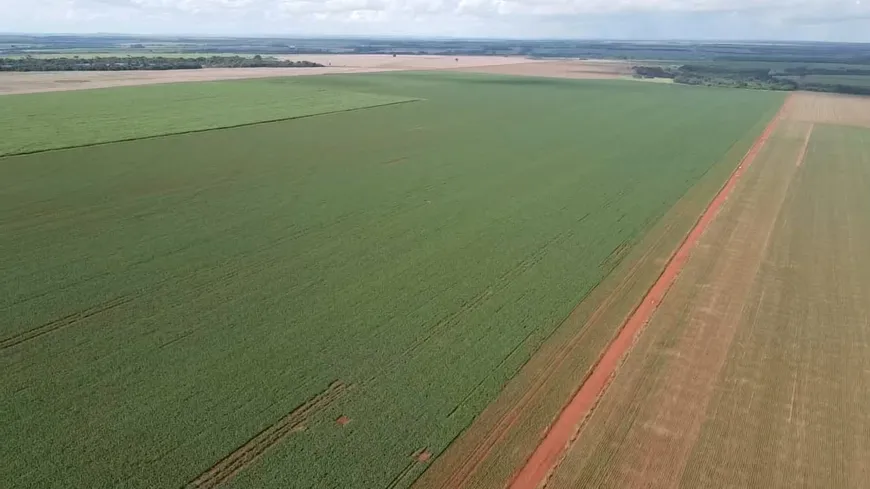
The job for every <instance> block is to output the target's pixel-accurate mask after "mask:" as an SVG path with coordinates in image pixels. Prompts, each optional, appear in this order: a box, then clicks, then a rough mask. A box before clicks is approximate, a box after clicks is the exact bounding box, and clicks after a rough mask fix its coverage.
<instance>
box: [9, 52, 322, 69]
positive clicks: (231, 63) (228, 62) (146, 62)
mask: <svg viewBox="0 0 870 489" xmlns="http://www.w3.org/2000/svg"><path fill="white" fill-rule="evenodd" d="M322 66H323V65H322V64H320V63H314V62H311V61H286V60H280V59H277V58H272V57H263V56H260V55H256V56H251V57H245V56H209V57H206V56H200V57H177V58H176V57H164V56H97V57H93V58H79V57H72V58H69V57H63V58H34V57H31V56H27V57H23V58H0V71H130V70H198V69H202V68H314V67H322Z"/></svg>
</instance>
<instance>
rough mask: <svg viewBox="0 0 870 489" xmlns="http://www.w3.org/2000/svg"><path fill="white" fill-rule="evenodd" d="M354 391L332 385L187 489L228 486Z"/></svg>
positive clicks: (336, 384) (259, 434)
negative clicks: (225, 484)
mask: <svg viewBox="0 0 870 489" xmlns="http://www.w3.org/2000/svg"><path fill="white" fill-rule="evenodd" d="M351 387H352V386H349V385H347V384H344V383H343V382H340V381H335V382H333V383H332V384H330V385H329V387H328V388H326V390H324V391H323V392H320V393H319V394H317V395H316V396H314V397H312V398H311V399H309V400H308V401H306V402H305V403H304V404H302V405H301V406H299V407H298V408H296V409H294V410H293V411H292V412H291V413H290V414H288V415H287V416H285V417H283V418H281V419H280V420H279V421H278V422H277V423H275V424H273V425H272V426H269V427H268V428H266V429H265V430H263V431H261V432H260V433H258V434H257V435H256V436H254V437H253V438H251V439H250V440H248V442H247V443H245V444H244V445H242V446H241V447H239V448H238V449H236V450H235V451H233V452H232V453H231V454H229V455H227V456H226V457H224V458H223V459H221V460H220V461H219V462H218V463H216V464H215V465H213V466H212V467H211V468H209V469H208V470H206V471H205V472H203V473H202V474H200V476H199V477H197V478H196V479H194V480H193V481H191V482H190V484H188V487H189V488H196V489H200V488H205V489H210V488H214V487H219V486H220V485H222V484H224V483H226V482H227V481H229V480H230V479H232V478H233V477H234V476H235V475H237V474H238V473H239V472H241V471H242V470H244V469H245V468H246V467H248V466H249V465H251V464H252V463H254V462H255V461H257V460H258V459H259V458H260V457H262V456H263V454H265V453H266V452H267V451H268V450H269V449H270V448H272V447H274V446H275V445H277V444H278V443H280V442H281V441H283V440H284V439H286V438H287V437H288V436H290V435H291V434H293V433H295V432H298V431H300V430H302V429H304V427H305V422H306V421H308V420H309V419H310V418H311V417H312V416H314V415H315V414H317V413H318V412H320V411H323V410H324V409H326V408H327V407H329V406H330V405H331V404H333V403H334V402H335V401H337V400H339V399H340V398H341V397H343V396H344V395H345V394H346V393H347V391H348V390H349V389H350V388H351Z"/></svg>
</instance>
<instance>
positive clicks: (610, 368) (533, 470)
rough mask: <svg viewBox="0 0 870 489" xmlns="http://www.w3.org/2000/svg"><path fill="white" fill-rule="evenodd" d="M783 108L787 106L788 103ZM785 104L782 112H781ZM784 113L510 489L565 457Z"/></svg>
mask: <svg viewBox="0 0 870 489" xmlns="http://www.w3.org/2000/svg"><path fill="white" fill-rule="evenodd" d="M787 104H788V101H787V102H786V105H787ZM786 105H784V106H783V107H784V108H785V107H786ZM782 113H783V110H782V109H781V110H780V112H779V113H778V114H777V116H776V117H774V119H773V120H772V121H771V123H770V124H769V125H768V127H767V128H766V129H765V131H764V133H763V134H762V135H761V137H759V139H758V140H757V141H756V143H755V144H754V145H753V146H752V148H751V149H750V150H749V152H748V153H747V154H746V156H745V157H744V159H743V161H742V162H741V163H740V165H739V166H738V167H737V169H736V170H735V172H734V173H733V174H732V175H731V177H730V178H729V179H728V181H727V182H726V183H725V185H724V186H723V187H722V189H721V190H720V191H719V193H718V194H717V195H716V197H715V198H714V199H713V201H712V202H711V203H710V205H709V206H708V207H707V209H706V211H705V212H704V213H703V214H702V215H701V217H700V219H699V220H698V222H697V224H696V225H695V227H694V228H693V229H692V231H691V232H690V233H689V235H688V236H687V237H686V239H685V240H684V241H683V243H682V244H681V245H680V247H679V248H678V250H677V251H676V253H675V254H674V256H673V258H672V259H671V260H670V262H669V263H668V264H667V266H666V267H665V269H664V271H663V272H662V274H661V276H660V277H659V279H658V280H657V281H656V282H655V284H654V285H653V287H652V288H651V289H650V291H649V292H648V293H647V295H646V297H645V298H644V300H643V302H642V303H641V304H640V306H639V307H638V308H637V309H636V310H635V312H634V313H633V314H632V315H631V317H630V318H629V319H628V321H627V322H626V323H625V325H624V326H623V328H622V330H621V331H620V333H619V335H618V336H617V337H616V339H615V340H614V341H613V343H611V344H610V345H609V346H608V348H607V350H606V351H605V353H604V355H603V356H602V357H601V360H600V361H599V362H598V364H597V365H596V366H595V368H594V369H593V371H592V374H591V375H590V376H589V378H588V379H587V380H586V382H584V383H583V385H582V386H581V387H580V389H579V390H578V391H577V394H576V395H575V396H574V397H573V398H572V399H571V401H570V402H569V404H568V405H567V406H566V407H565V409H564V410H563V411H562V413H561V415H560V416H559V418H558V419H557V420H556V422H555V423H554V424H553V425H552V427H551V428H550V430H549V432H548V433H547V435H546V437H545V438H544V440H543V442H542V443H541V444H540V445H539V447H538V449H537V450H536V451H535V452H534V454H533V455H532V457H531V458H530V459H529V460H528V462H527V463H526V465H525V466H524V467H523V468H522V469H521V470H520V471H519V473H518V474H517V476H516V478H515V479H514V481H513V482H512V483H511V487H512V488H514V489H534V488H538V487H540V486H541V485H543V484H545V483H546V481H547V479H548V477H549V476H550V474H551V473H552V471H553V470H554V469H555V467H556V466H557V465H558V464H559V462H560V461H561V459H562V458H563V457H564V455H565V450H566V449H567V447H568V445H569V444H570V443H571V442H572V441H573V440H574V438H575V437H576V435H577V432H578V430H579V429H580V427H581V425H582V423H583V421H584V420H585V419H586V418H587V417H588V416H589V414H590V413H591V412H592V410H593V409H594V407H595V404H596V403H597V401H598V399H599V398H600V396H601V395H602V394H603V392H604V391H605V389H606V388H607V386H608V384H609V383H610V381H611V379H612V378H613V375H614V374H615V372H616V370H617V368H618V367H619V365H620V363H621V362H622V359H623V357H624V356H625V355H626V353H627V352H628V351H629V349H630V348H631V346H632V344H633V342H634V341H635V338H636V337H637V335H638V334H639V333H640V331H641V330H642V328H643V327H644V326H645V325H646V323H647V322H648V321H649V319H650V318H651V317H652V315H653V313H654V312H655V311H656V308H657V307H658V305H659V304H660V303H661V301H662V299H663V298H664V296H665V294H666V293H667V291H668V289H669V288H670V287H671V285H672V284H673V283H674V281H675V280H676V277H677V276H678V275H679V273H680V270H681V269H682V267H683V265H684V264H685V262H686V260H687V259H688V257H689V254H690V253H691V251H692V249H693V248H694V247H695V246H696V244H697V243H698V241H699V239H700V237H701V235H703V233H704V231H705V230H706V229H707V227H708V226H709V224H710V223H711V222H712V221H713V219H714V218H715V217H716V215H717V214H718V212H719V210H720V209H721V207H722V205H723V204H724V203H725V200H726V199H727V198H728V196H729V194H730V193H731V192H732V190H733V189H734V187H735V185H736V184H737V181H738V180H739V179H740V177H741V176H742V174H743V172H744V171H745V169H746V168H747V167H748V166H749V165H751V164H752V162H753V161H754V160H755V158H756V156H757V155H758V153H759V151H760V149H761V147H762V146H763V145H764V143H765V142H766V141H767V139H768V138H769V137H770V135H771V134H772V133H773V131H774V129H775V128H776V126H777V125H778V123H779V121H780V119H781V116H782Z"/></svg>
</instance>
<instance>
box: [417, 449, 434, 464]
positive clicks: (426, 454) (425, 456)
mask: <svg viewBox="0 0 870 489" xmlns="http://www.w3.org/2000/svg"><path fill="white" fill-rule="evenodd" d="M430 458H432V452H430V451H429V450H423V451H422V452H420V453H419V454H418V455H417V461H418V462H421V463H425V462H428V461H429V459H430Z"/></svg>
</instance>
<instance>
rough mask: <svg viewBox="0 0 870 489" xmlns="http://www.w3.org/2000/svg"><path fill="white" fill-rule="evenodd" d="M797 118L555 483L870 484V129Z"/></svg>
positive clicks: (784, 126) (714, 230)
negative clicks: (869, 249) (868, 247)
mask: <svg viewBox="0 0 870 489" xmlns="http://www.w3.org/2000/svg"><path fill="white" fill-rule="evenodd" d="M804 96H805V95H804V94H798V95H795V98H800V97H804ZM822 100H824V99H822ZM828 100H831V101H832V102H833V105H832V106H831V107H827V108H824V107H821V106H818V109H821V110H820V111H819V113H820V114H822V115H823V117H822V120H826V118H828V117H830V116H831V115H832V113H833V112H835V111H836V107H838V106H839V107H847V105H846V104H841V102H842V101H840V100H836V99H828ZM864 103H865V108H866V107H867V106H870V102H866V101H865V102H864ZM790 108H794V106H791V107H790ZM849 111H850V113H852V112H853V110H852V108H851V107H850V108H849ZM793 114H794V112H793V111H791V110H789V111H786V115H787V117H786V118H785V119H784V120H783V122H782V123H781V124H780V126H779V128H778V129H777V130H776V131H775V133H774V134H773V136H772V137H771V139H770V141H769V143H768V144H767V145H766V147H765V149H763V150H762V152H761V154H760V155H759V160H758V162H757V163H756V164H755V165H753V167H751V168H750V169H749V170H748V171H747V173H746V175H745V176H744V178H743V183H742V184H741V185H740V186H739V188H738V189H737V190H736V191H735V193H734V194H733V196H732V197H731V199H729V202H728V204H727V205H726V207H725V208H724V209H723V211H722V213H721V215H720V217H719V218H718V219H717V220H716V221H715V222H714V223H713V224H712V225H711V227H710V229H709V230H708V232H707V233H706V234H705V236H704V237H703V238H702V239H701V242H700V246H699V247H698V249H697V251H696V252H695V253H693V255H692V256H691V257H690V259H689V261H688V262H687V265H686V267H685V269H684V271H683V273H682V274H681V276H680V277H679V278H678V279H677V281H676V283H675V284H674V286H673V288H672V289H671V291H670V292H669V293H668V295H667V296H666V297H665V299H664V300H663V301H662V303H661V306H660V308H659V310H658V311H657V312H656V314H655V316H654V317H653V319H652V320H651V322H650V324H649V325H648V326H647V327H646V329H645V331H644V333H643V334H642V335H641V336H640V338H639V340H638V342H637V344H636V345H635V347H634V348H633V350H632V351H631V353H630V354H629V355H628V357H627V359H626V361H625V363H624V364H623V365H622V367H621V368H620V369H619V372H618V375H617V376H616V377H615V379H614V381H613V383H612V385H611V387H610V388H609V389H608V391H607V393H606V394H605V396H604V397H603V398H602V400H601V402H600V404H599V406H598V407H597V408H596V410H595V411H594V413H593V414H592V416H591V418H590V419H589V421H588V422H587V423H586V424H585V426H584V427H583V430H582V431H581V433H580V435H579V438H578V439H577V441H576V442H574V444H573V445H572V446H571V448H570V449H569V451H568V453H567V455H566V457H565V459H564V460H563V461H562V463H561V464H560V465H559V466H558V468H557V469H556V471H555V472H554V473H553V475H552V477H551V478H550V480H549V482H548V484H547V488H548V489H549V488H552V489H562V488H622V487H648V488H652V489H659V488H668V489H670V488H677V487H703V488H707V487H710V488H712V487H715V488H734V489H737V488H751V489H754V488H783V489H785V488H792V487H838V488H855V489H860V488H865V487H867V481H868V478H867V465H866V461H867V460H868V455H870V438H868V437H867V436H866V434H867V433H868V429H870V416H868V414H867V412H866V409H864V408H863V406H866V405H867V404H868V403H870V368H868V365H870V362H868V360H867V359H868V358H870V340H868V339H870V309H868V304H870V259H868V255H867V253H865V252H864V251H863V249H864V244H865V243H866V242H867V240H868V239H870V222H868V221H867V219H866V215H865V214H866V213H865V211H864V210H866V209H867V208H868V202H870V198H868V195H870V193H868V189H870V173H868V170H867V169H868V168H870V165H868V163H870V130H868V129H865V128H853V127H844V126H834V125H828V124H823V123H820V122H819V121H806V120H804V118H803V117H800V118H798V119H797V120H796V119H794V118H789V117H788V116H789V115H793Z"/></svg>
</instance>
